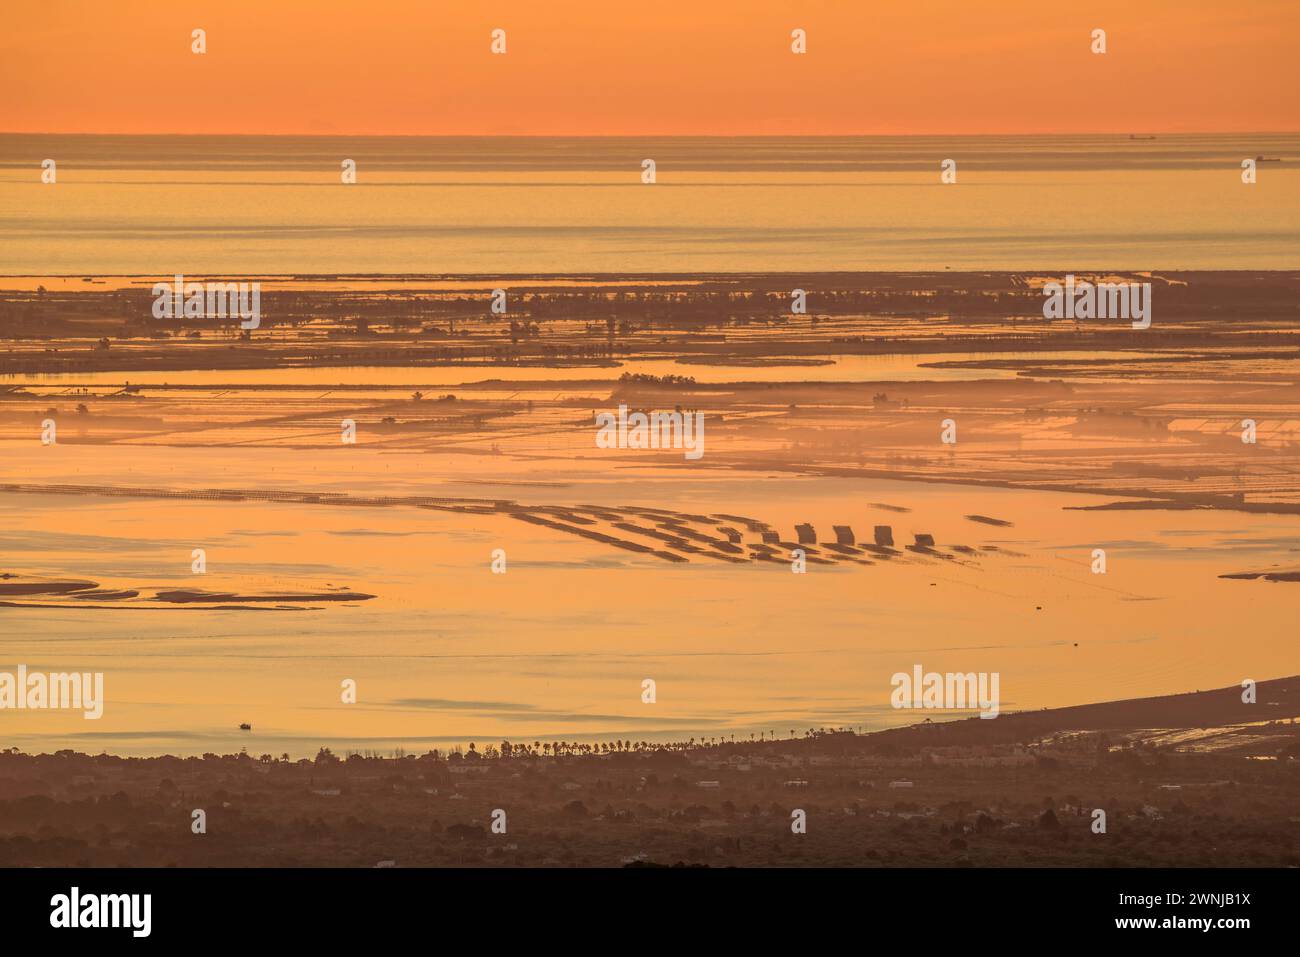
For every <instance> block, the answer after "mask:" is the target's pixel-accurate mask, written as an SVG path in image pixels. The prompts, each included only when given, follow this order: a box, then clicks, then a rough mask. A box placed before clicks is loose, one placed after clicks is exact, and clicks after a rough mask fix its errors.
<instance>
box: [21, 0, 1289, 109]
mask: <svg viewBox="0 0 1300 957" xmlns="http://www.w3.org/2000/svg"><path fill="white" fill-rule="evenodd" d="M195 27H203V28H204V29H206V30H207V33H208V52H207V53H206V54H205V55H203V56H198V55H195V54H193V53H191V52H190V31H191V30H192V29H194V28H195ZM494 27H501V28H504V29H505V30H506V31H507V42H508V52H507V53H506V55H505V56H494V55H492V54H491V53H490V52H489V43H490V37H489V34H490V32H491V30H492V29H493V28H494ZM795 27H802V28H804V29H805V30H807V32H808V53H807V54H806V55H804V56H796V55H794V54H793V53H791V52H790V31H791V29H793V28H795ZM1095 27H1100V28H1103V29H1105V30H1106V31H1107V36H1108V43H1109V52H1108V53H1107V54H1106V55H1104V56H1097V55H1094V54H1092V53H1091V52H1090V51H1089V43H1090V39H1089V35H1090V33H1091V31H1092V30H1093V28H1095ZM0 31H2V32H0V81H2V85H0V89H3V90H4V94H3V102H0V130H2V131H28V132H99V133H347V134H594V135H617V134H629V135H635V134H691V135H698V134H722V135H725V134H853V133H937V134H960V133H1021V132H1025V133H1032V132H1130V131H1135V130H1141V131H1155V132H1175V131H1293V130H1297V129H1300V96H1297V94H1296V77H1297V75H1298V74H1297V66H1296V59H1297V56H1298V55H1300V2H1296V0H1093V2H1076V0H996V2H995V0H889V2H885V3H868V2H866V0H803V2H796V0H689V2H687V0H642V2H633V0H551V2H541V0H523V2H519V0H506V2H487V0H481V2H460V0H457V2H452V0H355V2H352V0H348V2H342V0H278V2H273V0H206V2H198V0H120V2H106V0H43V2H39V3H35V2H33V3H13V4H6V5H5V8H4V10H3V12H2V13H0Z"/></svg>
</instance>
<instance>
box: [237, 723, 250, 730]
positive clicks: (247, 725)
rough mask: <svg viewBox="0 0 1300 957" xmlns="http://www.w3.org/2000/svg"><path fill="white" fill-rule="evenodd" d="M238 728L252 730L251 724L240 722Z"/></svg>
mask: <svg viewBox="0 0 1300 957" xmlns="http://www.w3.org/2000/svg"><path fill="white" fill-rule="evenodd" d="M239 730H240V731H252V730H253V726H252V725H251V724H241V725H240V726H239Z"/></svg>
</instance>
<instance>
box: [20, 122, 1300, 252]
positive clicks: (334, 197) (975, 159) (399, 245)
mask: <svg viewBox="0 0 1300 957" xmlns="http://www.w3.org/2000/svg"><path fill="white" fill-rule="evenodd" d="M1257 156H1264V157H1275V158H1278V159H1281V160H1282V162H1276V163H1274V162H1264V163H1260V164H1259V175H1258V182H1257V183H1256V184H1254V185H1250V186H1247V185H1245V184H1243V183H1242V182H1241V161H1242V160H1243V159H1244V158H1247V157H1257ZM47 158H50V159H54V160H55V161H56V163H57V164H58V182H57V184H55V185H53V186H50V185H46V184H43V183H42V182H41V180H40V173H41V162H42V160H44V159H47ZM345 159H352V160H354V161H355V162H356V164H357V183H356V184H355V185H348V186H345V185H343V184H342V183H341V182H340V172H341V164H342V162H343V160H345ZM645 159H653V160H655V163H656V164H657V182H656V183H655V184H654V185H646V184H643V183H642V182H641V171H642V161H643V160H645ZM945 159H953V160H955V161H956V162H957V183H956V184H955V185H944V184H942V183H941V182H940V164H941V162H942V161H943V160H945ZM1297 170H1300V134H1261V135H1256V136H1248V135H1225V136H1218V135H1196V136H1187V135H1184V136H1160V137H1158V138H1156V139H1130V138H1129V137H1127V136H1035V137H843V138H671V139H664V138H644V139H638V138H596V139H586V138H438V137H379V138H354V137H224V136H223V137H175V136H171V137H120V136H66V135H64V136H54V135H50V136H41V135H31V134H23V135H17V134H3V135H0V273H3V274H9V275H14V274H26V275H32V274H38V275H49V274H83V273H84V274H124V273H131V274H150V275H152V274H169V273H173V272H187V273H229V274H237V273H277V274H284V273H300V274H301V273H310V274H329V273H339V272H367V273H374V272H383V273H426V274H427V273H487V274H493V273H499V274H506V273H525V272H580V273H581V272H602V273H616V274H617V273H635V272H654V271H669V272H695V271H700V272H705V271H728V272H753V271H777V270H781V271H784V270H858V269H864V270H865V269H927V270H942V269H944V268H948V267H951V268H953V269H1034V268H1045V267H1051V268H1078V269H1085V268H1114V269H1279V268H1288V269H1290V268H1296V267H1297V266H1300V175H1298V174H1297Z"/></svg>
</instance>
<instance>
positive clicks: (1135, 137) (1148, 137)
mask: <svg viewBox="0 0 1300 957" xmlns="http://www.w3.org/2000/svg"><path fill="white" fill-rule="evenodd" d="M1128 138H1129V139H1131V140H1153V139H1155V137H1154V136H1138V135H1137V134H1136V133H1130V134H1129V135H1128Z"/></svg>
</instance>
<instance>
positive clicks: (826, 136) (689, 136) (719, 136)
mask: <svg viewBox="0 0 1300 957" xmlns="http://www.w3.org/2000/svg"><path fill="white" fill-rule="evenodd" d="M1295 135H1300V129H1291V130H1142V129H1125V130H1091V131H1078V130H1076V131H1065V130H1061V131H1042V130H1039V131H1035V132H1014V131H996V132H988V133H929V132H927V133H920V132H915V133H880V132H876V133H343V132H333V133H324V132H315V133H301V132H299V133H242V132H240V133H231V132H204V133H176V132H171V133H163V132H133V133H121V132H105V131H102V130H80V131H69V130H0V136H123V137H168V138H176V139H181V138H195V139H198V138H203V137H208V138H211V137H243V138H247V139H290V138H307V137H320V138H330V137H347V138H352V139H466V140H472V139H478V140H484V139H578V140H626V139H643V138H647V137H655V138H660V139H681V140H739V139H756V140H758V139H765V140H786V139H808V140H813V139H822V140H836V139H840V140H842V139H935V138H945V139H956V138H962V139H974V138H979V137H1008V138H1010V137H1017V138H1034V137H1067V136H1068V137H1079V138H1085V137H1106V136H1171V137H1172V136H1295Z"/></svg>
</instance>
